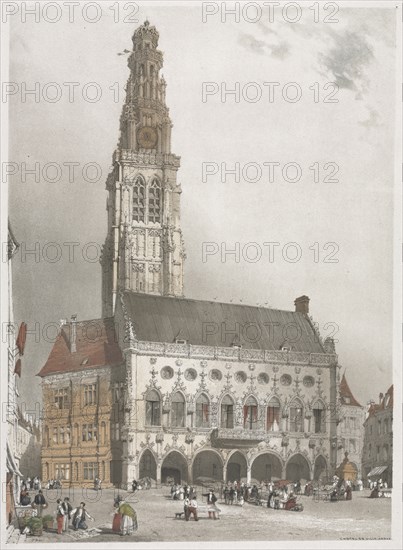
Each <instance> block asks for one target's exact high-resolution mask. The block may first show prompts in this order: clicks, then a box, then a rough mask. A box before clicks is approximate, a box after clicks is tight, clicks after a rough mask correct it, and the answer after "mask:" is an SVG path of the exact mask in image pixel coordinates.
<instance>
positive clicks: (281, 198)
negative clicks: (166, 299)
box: [3, 2, 397, 409]
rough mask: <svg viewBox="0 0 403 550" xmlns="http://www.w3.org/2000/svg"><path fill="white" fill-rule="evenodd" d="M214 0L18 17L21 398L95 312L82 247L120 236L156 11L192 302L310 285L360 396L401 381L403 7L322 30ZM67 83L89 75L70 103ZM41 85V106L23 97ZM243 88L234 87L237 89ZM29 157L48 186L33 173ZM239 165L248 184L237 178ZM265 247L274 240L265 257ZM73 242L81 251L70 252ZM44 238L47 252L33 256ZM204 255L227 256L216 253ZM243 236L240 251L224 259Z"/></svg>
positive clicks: (94, 274)
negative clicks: (398, 197) (396, 356)
mask: <svg viewBox="0 0 403 550" xmlns="http://www.w3.org/2000/svg"><path fill="white" fill-rule="evenodd" d="M210 4H211V6H212V7H211V10H213V9H214V6H217V9H218V13H216V14H212V15H207V16H205V22H203V17H202V9H201V7H200V5H198V4H197V3H192V4H191V5H189V4H186V5H185V4H179V3H177V4H170V3H168V2H164V3H163V5H158V3H147V4H141V3H138V6H139V11H138V13H136V14H135V15H134V18H137V19H138V22H137V23H135V22H132V21H126V22H125V21H124V17H126V19H132V18H133V16H131V17H130V16H129V14H128V13H124V12H120V13H119V14H117V13H116V11H113V10H112V9H111V6H112V3H109V2H103V3H102V12H101V17H100V19H99V21H98V22H94V23H90V22H88V21H85V19H84V17H83V15H82V14H81V13H80V12H78V13H76V14H75V21H74V23H70V22H69V20H68V13H67V12H66V11H65V10H63V12H62V16H61V18H60V21H58V22H56V23H53V24H52V23H49V22H47V21H46V20H45V19H44V17H43V14H40V17H39V22H34V21H30V19H29V18H27V22H25V23H24V22H23V21H22V20H21V14H16V15H14V16H13V17H11V18H10V35H11V41H10V81H11V82H14V83H15V84H14V87H13V92H15V93H13V94H12V95H10V96H9V97H7V102H8V104H9V112H10V138H9V150H10V155H9V156H10V160H11V161H13V162H15V163H16V165H15V166H16V167H17V168H16V170H18V171H17V173H16V174H15V175H14V176H12V177H11V178H10V186H9V195H10V196H9V216H10V221H11V223H12V227H13V231H14V234H15V236H16V238H17V240H18V241H19V242H20V244H21V246H20V249H19V252H18V253H17V255H16V256H15V258H14V260H13V284H14V310H15V319H16V321H17V322H21V321H26V322H27V323H28V328H29V329H31V330H32V331H33V332H32V333H30V334H29V335H28V339H27V345H26V353H25V355H24V358H23V374H22V377H21V380H20V383H19V384H20V394H21V399H22V401H23V402H26V403H27V408H28V409H29V408H32V407H34V406H35V405H34V404H35V402H37V401H40V379H39V378H38V377H37V376H36V374H37V373H38V372H39V370H40V369H41V367H42V366H43V364H44V362H45V361H46V358H47V356H48V354H49V352H50V349H51V346H52V341H53V339H54V336H55V325H56V324H58V322H59V320H60V319H62V318H69V317H70V316H71V315H72V314H77V316H78V319H79V320H84V319H94V318H99V317H100V316H101V269H100V264H99V262H98V261H97V255H98V248H97V247H95V246H94V245H90V244H88V243H97V246H98V247H99V246H100V245H102V243H103V241H104V239H105V236H106V230H107V225H106V223H107V220H106V209H105V205H106V190H105V181H106V177H107V174H108V172H109V170H110V166H111V162H112V153H113V151H114V149H115V148H116V145H117V141H118V137H119V117H120V112H121V109H122V105H123V102H124V86H125V84H126V80H127V77H128V75H129V69H128V67H127V55H126V54H123V55H118V54H119V53H123V52H124V50H125V49H127V50H130V49H131V47H132V44H131V37H132V34H133V31H134V30H135V28H137V27H138V26H139V25H140V24H141V23H142V22H143V21H144V20H145V19H146V18H148V19H149V20H150V23H151V24H152V25H155V26H156V27H157V29H158V31H159V33H160V40H159V49H161V50H162V51H163V52H164V67H163V70H162V73H163V74H164V77H165V79H166V81H167V85H168V86H167V105H168V107H169V108H170V115H171V118H172V121H173V124H174V127H173V133H172V152H173V153H175V154H177V155H179V156H181V168H180V170H179V173H178V181H179V182H180V183H181V184H182V191H183V192H182V197H181V200H182V214H181V220H182V221H181V224H182V230H183V234H184V239H185V246H186V253H187V259H186V263H185V295H186V296H187V297H191V298H197V299H207V300H209V299H212V300H214V299H216V300H217V301H223V302H231V301H232V302H233V303H240V302H241V301H242V303H244V304H251V305H256V304H265V305H267V306H270V307H273V308H278V309H285V310H293V309H294V300H295V298H296V297H298V296H300V295H302V294H306V295H308V296H309V297H310V300H311V302H310V314H311V315H312V317H313V320H314V321H315V322H317V323H318V326H319V330H320V333H321V335H322V336H323V337H326V336H334V338H335V339H336V341H337V343H336V349H337V353H338V355H339V363H340V364H341V366H342V372H344V370H346V376H347V379H348V381H349V384H350V387H351V389H352V391H353V393H354V394H355V396H356V398H357V399H358V400H359V401H360V402H361V404H363V405H365V404H366V402H367V401H368V400H369V399H371V398H374V399H377V396H378V393H379V392H381V391H382V392H384V393H385V392H386V390H387V388H388V387H389V386H390V384H391V383H392V381H393V380H392V348H393V341H392V336H393V334H392V313H393V277H392V276H393V263H392V259H393V216H394V208H393V181H394V162H395V156H394V151H395V141H394V139H395V118H396V112H395V89H396V82H395V78H396V74H397V72H396V44H395V18H396V14H397V10H396V9H395V8H394V7H393V5H392V4H388V3H384V6H385V7H383V8H379V7H372V8H365V7H364V3H361V7H360V8H354V9H353V8H347V7H343V6H341V7H340V9H339V12H338V13H337V14H336V15H332V14H330V13H325V12H324V11H323V7H322V6H321V8H320V12H319V19H320V21H319V22H315V21H314V17H315V14H314V12H313V11H312V10H309V9H306V8H304V9H303V10H302V13H301V19H300V20H299V21H297V22H295V23H291V22H289V21H287V20H286V19H285V18H284V17H282V13H281V11H275V12H274V17H273V21H272V22H271V20H270V14H269V13H268V12H267V10H266V9H263V11H262V13H261V17H258V14H257V13H254V12H252V11H248V12H241V14H240V17H239V21H235V20H234V19H235V18H234V16H231V15H229V14H225V13H223V12H220V5H219V4H215V3H210ZM373 5H374V6H376V4H373ZM288 15H289V19H290V18H292V17H294V14H293V13H292V12H291V11H290V12H289V14H288ZM326 15H327V16H328V18H329V19H331V20H333V19H338V21H337V22H324V21H323V19H324V17H325V16H326ZM49 17H52V14H51V13H49V14H48V18H49ZM91 17H93V15H92V14H91V13H90V14H89V16H88V17H87V19H88V18H91ZM115 19H116V20H115ZM254 19H256V21H255V22H252V21H253V20H254ZM257 19H258V20H257ZM67 82H70V83H76V84H75V85H74V97H73V100H72V101H70V100H69V99H70V98H69V95H68V91H69V87H68V85H66V84H63V83H67ZM94 82H95V83H96V85H95V86H94V85H93V84H89V83H94ZM35 83H37V84H35ZM49 83H56V86H55V85H50V84H49ZM206 83H209V84H206ZM236 83H239V84H236ZM264 83H265V84H264ZM269 83H275V84H269ZM35 85H36V86H37V87H39V88H38V89H39V92H40V95H39V98H37V99H38V101H35V97H34V96H33V95H32V94H29V95H26V96H24V93H23V91H24V86H26V89H32V88H34V86H35ZM237 85H239V90H240V93H239V97H238V98H236V97H235V96H234V94H231V93H227V94H226V93H225V91H227V92H228V91H230V90H233V89H235V88H236V86H237ZM336 85H337V86H336ZM71 89H72V85H70V90H71ZM203 89H204V91H205V92H206V90H207V91H210V94H208V95H206V93H205V95H204V97H203ZM58 90H59V91H60V90H61V96H60V98H59V99H58V100H57V101H56V100H55V101H53V98H55V97H56V96H55V92H57V91H58ZM270 90H271V91H272V92H273V95H270ZM273 90H274V91H273ZM100 91H101V92H100ZM96 92H97V93H98V94H99V93H101V95H100V97H99V100H97V101H96V100H95V99H96V95H94V94H95V93H96ZM213 92H214V93H213ZM86 94H87V95H86ZM296 94H299V95H300V98H299V100H298V101H294V98H295V97H296ZM236 99H238V101H236ZM91 100H93V101H91ZM325 100H326V101H325ZM334 100H337V102H335V101H334ZM3 101H4V99H3ZM72 162H74V163H78V165H77V168H76V170H75V175H74V178H72V179H73V180H74V181H69V176H70V174H71V173H69V169H68V165H66V163H72ZM24 163H25V164H24ZM35 163H39V167H40V177H39V178H38V181H35V177H34V175H32V174H25V177H24V174H23V172H24V167H25V168H26V169H32V168H33V167H34V165H35ZM49 163H50V164H49ZM53 163H56V165H58V166H59V167H61V168H60V172H57V171H56V170H55V168H54V164H53ZM63 163H64V164H63ZM88 163H90V164H88ZM236 163H238V165H237V164H236ZM269 163H276V164H269ZM290 163H291V164H290ZM86 165H88V166H87V167H86V168H84V167H85V166H86ZM70 166H71V165H70ZM94 166H97V167H99V170H100V172H99V173H97V171H96V170H95V169H94ZM236 166H239V173H240V177H239V181H236V178H235V176H234V174H232V175H231V173H230V172H228V173H227V175H226V178H224V172H225V169H227V170H231V169H232V170H234V169H235V167H236ZM270 166H273V167H274V168H273V170H274V176H273V177H272V178H270V171H269V167H270ZM284 166H285V167H286V168H284ZM296 166H297V167H298V176H300V177H299V178H297V168H296ZM91 167H92V168H91ZM310 167H311V168H310ZM206 170H209V172H208V174H207V175H206ZM213 172H216V173H214V174H213ZM259 174H260V177H257V175H259ZM283 174H285V176H283ZM203 176H204V177H203ZM52 179H53V180H58V181H52ZM296 179H299V181H292V180H296ZM315 179H316V180H318V181H315ZM254 180H256V181H254ZM271 180H272V181H271ZM270 242H271V243H279V244H278V245H276V246H275V247H274V249H273V248H272V250H273V254H272V255H270V254H269V250H270V247H269V246H268V245H267V244H266V245H265V244H264V243H270ZM47 243H57V245H56V246H55V245H49V244H47ZM63 243H78V244H77V245H76V246H75V247H74V252H73V253H71V250H72V249H71V247H70V248H69V245H65V244H63ZM206 243H209V244H207V245H206ZM236 243H238V244H236ZM289 243H296V245H290V244H289ZM35 246H36V247H37V250H38V251H39V255H38V256H37V257H35V256H34V255H32V254H31V255H29V254H27V255H26V254H25V252H24V251H25V250H32V249H33V248H34V247H35ZM206 246H207V247H208V250H212V251H214V254H210V255H208V256H207V257H203V250H205V248H206ZM237 246H238V247H239V251H240V254H239V261H235V260H236V258H235V256H234V255H233V254H225V252H226V251H230V250H232V249H234V247H237ZM60 250H61V251H62V253H61V257H59V258H57V254H59V256H60ZM69 250H70V255H69ZM296 253H298V255H299V256H300V257H299V259H298V261H293V260H294V258H295V254H296ZM55 254H56V261H52V259H54V258H55ZM256 254H258V256H256ZM92 259H94V261H91V260H92ZM335 260H337V262H336V261H335ZM35 331H36V332H35Z"/></svg>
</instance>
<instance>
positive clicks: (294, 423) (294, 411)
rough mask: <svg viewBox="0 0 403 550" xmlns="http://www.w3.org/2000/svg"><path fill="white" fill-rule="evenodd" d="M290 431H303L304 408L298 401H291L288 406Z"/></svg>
mask: <svg viewBox="0 0 403 550" xmlns="http://www.w3.org/2000/svg"><path fill="white" fill-rule="evenodd" d="M289 418H290V432H303V431H304V408H303V406H302V403H301V402H300V401H293V402H292V404H291V407H290V416H289Z"/></svg>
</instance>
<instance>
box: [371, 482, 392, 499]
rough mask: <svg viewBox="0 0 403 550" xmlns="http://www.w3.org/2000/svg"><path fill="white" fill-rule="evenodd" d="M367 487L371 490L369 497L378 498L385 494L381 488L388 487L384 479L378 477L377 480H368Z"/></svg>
mask: <svg viewBox="0 0 403 550" xmlns="http://www.w3.org/2000/svg"><path fill="white" fill-rule="evenodd" d="M369 488H370V490H371V494H370V495H369V497H370V498H379V497H383V496H385V493H384V492H383V489H387V488H388V484H387V483H386V481H382V479H378V481H372V480H371V481H369Z"/></svg>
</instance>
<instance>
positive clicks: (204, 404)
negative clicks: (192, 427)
mask: <svg viewBox="0 0 403 550" xmlns="http://www.w3.org/2000/svg"><path fill="white" fill-rule="evenodd" d="M209 426H210V401H209V399H208V397H207V396H206V395H205V394H204V393H202V394H201V395H200V396H199V397H198V398H197V401H196V427H197V428H208V427H209Z"/></svg>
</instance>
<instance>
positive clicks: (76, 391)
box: [39, 317, 125, 487]
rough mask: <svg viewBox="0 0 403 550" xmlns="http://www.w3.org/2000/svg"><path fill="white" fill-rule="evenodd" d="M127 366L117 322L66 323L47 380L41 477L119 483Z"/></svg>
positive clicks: (48, 366)
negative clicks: (119, 339)
mask: <svg viewBox="0 0 403 550" xmlns="http://www.w3.org/2000/svg"><path fill="white" fill-rule="evenodd" d="M123 367H124V363H123V358H122V354H121V351H120V349H119V346H118V343H117V339H116V335H115V328H114V323H113V319H93V320H91V321H85V322H80V323H78V322H77V321H76V318H75V317H73V318H72V319H71V321H70V322H69V323H67V322H63V324H62V326H61V329H60V334H59V336H58V337H57V339H56V342H55V344H54V346H53V348H52V351H51V353H50V355H49V358H48V360H47V361H46V363H45V365H44V366H43V368H42V369H41V371H40V372H39V376H40V377H41V378H42V399H43V421H42V428H43V433H42V479H43V480H44V481H45V482H46V481H47V480H49V479H59V480H61V481H62V482H63V485H65V486H66V485H67V486H73V487H74V486H83V485H85V484H89V485H90V484H92V483H93V480H94V479H95V477H96V476H98V477H100V478H101V479H102V481H103V484H104V486H105V487H107V486H111V485H112V484H113V483H118V482H119V481H120V475H121V474H120V471H121V466H120V462H121V455H122V443H121V440H120V436H119V432H120V429H121V424H122V418H123V414H122V411H123V399H122V395H123V380H124V377H125V373H124V368H123Z"/></svg>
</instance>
